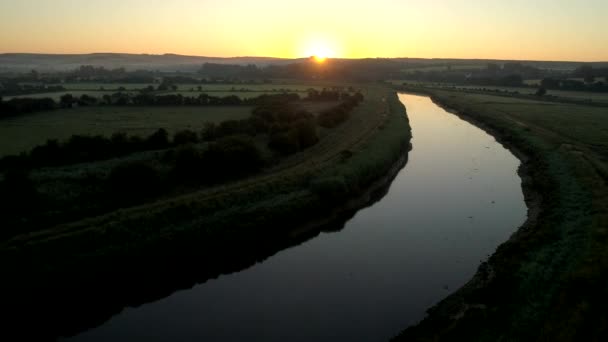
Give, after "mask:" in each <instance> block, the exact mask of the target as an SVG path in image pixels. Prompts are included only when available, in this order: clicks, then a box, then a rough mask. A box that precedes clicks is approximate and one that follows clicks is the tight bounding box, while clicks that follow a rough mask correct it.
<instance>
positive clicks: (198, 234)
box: [0, 86, 410, 337]
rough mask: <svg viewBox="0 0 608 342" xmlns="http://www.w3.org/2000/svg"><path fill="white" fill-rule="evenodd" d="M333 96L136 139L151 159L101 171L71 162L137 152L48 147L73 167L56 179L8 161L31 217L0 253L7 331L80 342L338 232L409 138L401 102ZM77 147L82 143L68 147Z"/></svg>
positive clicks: (373, 93)
mask: <svg viewBox="0 0 608 342" xmlns="http://www.w3.org/2000/svg"><path fill="white" fill-rule="evenodd" d="M328 94H329V93H326V95H328ZM319 96H320V94H319ZM328 96H329V95H328ZM331 96H332V99H333V100H336V99H337V101H335V105H334V106H333V107H328V108H327V109H325V110H323V111H321V112H320V113H317V114H316V115H313V114H310V113H308V112H306V111H303V110H302V109H303V107H302V106H303V101H296V102H291V101H289V102H281V101H279V102H269V103H266V104H264V105H260V106H258V107H257V108H256V109H255V110H253V112H252V115H251V117H250V118H249V119H247V120H243V121H238V120H237V121H236V122H238V123H232V124H229V125H228V126H230V127H231V128H234V129H237V132H236V134H228V133H226V134H227V135H224V134H223V133H221V132H222V130H223V129H222V128H221V127H222V124H218V125H217V126H216V127H213V128H211V125H209V126H208V127H206V129H205V130H204V131H203V132H188V131H184V132H180V133H178V134H176V135H174V136H172V137H170V136H168V135H167V134H165V133H164V132H163V131H162V130H159V131H158V132H156V133H155V134H153V135H151V136H150V137H148V138H145V139H141V141H140V143H141V144H142V145H137V146H146V148H145V149H142V150H138V152H135V153H130V154H127V155H125V156H124V157H117V156H115V155H113V156H111V157H112V158H111V159H106V160H105V161H99V160H95V161H89V162H82V160H81V159H78V158H80V157H81V156H83V155H86V154H81V153H78V152H77V151H75V150H74V149H76V150H78V148H84V146H88V144H93V145H94V144H97V143H99V142H102V145H103V144H111V145H110V146H119V145H114V144H116V141H122V142H125V145H124V148H125V149H126V150H129V149H134V146H133V145H131V143H130V141H131V139H132V137H127V136H122V137H121V138H120V139H119V138H117V136H118V135H115V136H114V137H113V138H106V137H86V138H84V137H79V138H73V139H70V140H69V141H67V142H58V143H57V144H56V145H55V146H54V147H49V146H50V145H49V144H48V143H47V144H46V145H44V146H45V147H40V148H43V149H48V148H51V149H57V150H58V151H61V153H65V155H68V156H69V158H67V159H64V160H63V162H62V164H61V165H57V166H51V165H48V164H47V166H45V167H39V166H33V165H36V162H40V161H39V160H38V159H36V158H37V157H35V155H36V153H34V152H33V151H32V152H30V153H28V154H26V155H24V156H22V158H25V159H26V160H28V161H27V162H26V163H25V164H26V165H27V164H28V163H29V165H30V166H29V167H28V168H25V169H23V168H22V169H18V168H16V167H13V166H14V165H16V164H13V165H10V163H11V162H12V161H8V162H7V160H6V159H5V160H4V162H7V163H8V164H4V165H5V166H3V167H5V168H4V169H3V182H2V187H3V191H4V192H3V193H4V194H9V195H8V196H6V197H4V198H3V203H4V204H7V205H10V203H9V202H12V201H22V202H21V204H24V203H28V204H29V206H23V205H21V206H19V207H20V208H27V210H28V211H29V212H28V213H8V212H5V214H6V215H9V216H7V217H13V224H14V225H11V226H12V227H20V228H19V229H18V230H13V231H12V232H10V233H9V234H6V235H5V236H4V238H3V242H2V243H1V244H0V254H1V258H0V260H2V262H1V263H2V265H1V266H2V269H3V272H4V274H5V276H6V277H5V279H6V281H3V282H2V284H1V289H2V291H1V293H3V295H2V296H3V299H2V302H3V303H4V306H3V308H2V310H3V311H4V312H5V313H7V314H8V313H10V316H9V317H10V324H8V325H7V326H9V327H11V329H13V328H14V329H17V330H19V331H20V333H21V334H22V336H29V335H30V334H31V335H36V334H40V335H43V336H46V337H52V336H58V335H65V334H68V335H69V334H73V333H75V332H77V331H80V330H81V329H85V328H88V327H91V326H94V325H95V324H97V323H99V322H100V321H103V320H105V319H107V318H108V317H110V316H111V315H112V314H113V313H115V312H116V311H118V310H120V309H121V308H122V307H124V306H125V305H136V304H141V303H143V302H146V301H149V300H153V299H156V298H160V297H162V296H163V295H166V294H167V293H170V292H172V291H175V290H176V289H179V288H182V287H188V286H192V284H194V283H196V282H201V281H204V280H205V279H208V278H209V277H214V276H217V275H218V274H220V273H222V272H230V271H234V270H238V269H240V268H242V267H245V266H246V265H249V264H251V263H253V262H255V261H256V260H259V259H260V258H265V257H267V256H269V255H271V254H272V253H274V252H276V251H277V250H279V249H280V248H284V247H286V246H289V245H291V244H293V243H296V242H297V241H301V240H302V239H303V238H304V237H306V236H310V234H313V235H314V234H316V232H318V229H320V227H322V226H323V225H325V224H329V223H334V224H336V223H337V224H338V226H339V225H340V222H342V220H343V217H344V215H348V214H349V213H351V212H352V210H355V209H357V208H359V207H361V206H363V205H365V204H366V203H367V201H368V200H369V193H368V189H369V188H370V186H372V185H373V184H374V183H375V182H377V181H378V180H382V179H383V177H385V176H386V175H387V173H390V172H389V171H390V170H391V169H394V167H395V166H396V165H397V166H398V165H403V162H404V160H405V159H404V153H405V152H406V151H407V149H408V145H409V139H410V136H409V129H408V124H407V119H406V117H405V113H404V110H403V106H402V105H401V104H400V103H399V101H398V99H397V97H396V95H395V94H394V92H391V91H390V90H388V89H385V88H381V87H373V86H369V87H366V88H365V90H364V92H363V95H357V94H337V95H331ZM363 96H364V97H365V99H363ZM319 100H320V98H319ZM324 100H327V98H324ZM310 101H313V102H314V101H315V99H314V98H311V99H310ZM305 104H306V103H304V105H305ZM304 107H305V106H304ZM241 126H246V127H248V128H247V129H246V130H244V131H245V132H244V131H240V127H241ZM247 132H249V133H251V134H248V133H247ZM230 133H233V131H230ZM78 139H80V140H81V142H82V141H87V143H82V144H76V143H74V142H72V143H70V141H72V140H75V141H76V140H78ZM113 141H114V142H113ZM51 145H52V144H51ZM152 147H154V148H155V149H153V150H149V151H148V149H149V148H152ZM117 149H119V148H117ZM34 150H35V149H34ZM92 150H93V151H94V150H95V148H93V149H92ZM109 150H113V149H112V148H111V149H109ZM47 152H48V151H47ZM44 155H46V153H44ZM60 155H61V154H60ZM105 157H107V156H104V158H105ZM71 158H75V159H71ZM34 161H36V162H34ZM74 161H78V162H79V163H80V164H72V162H74ZM40 163H42V164H38V165H44V162H40ZM87 170H89V171H87ZM24 171H25V172H24ZM7 179H11V180H10V181H6V180H7ZM385 181H387V180H384V181H383V182H381V183H382V184H383V183H384V182H385ZM13 185H15V186H13ZM16 189H19V190H21V191H16ZM49 196H51V198H52V200H51V201H49ZM15 207H17V206H15ZM5 227H6V226H5ZM9 230H10V229H9V228H6V230H5V232H6V231H9ZM9 237H10V238H9ZM194 269H196V271H193V270H194ZM58 308H61V309H60V310H59V309H58ZM24 326H35V327H37V329H35V330H26V329H23V327H24ZM22 329H23V330H22Z"/></svg>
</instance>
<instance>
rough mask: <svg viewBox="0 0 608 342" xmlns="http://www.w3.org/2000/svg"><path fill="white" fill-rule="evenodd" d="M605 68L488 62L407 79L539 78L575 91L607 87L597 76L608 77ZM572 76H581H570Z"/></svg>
mask: <svg viewBox="0 0 608 342" xmlns="http://www.w3.org/2000/svg"><path fill="white" fill-rule="evenodd" d="M607 76H608V68H592V67H591V66H587V65H583V66H581V67H579V68H577V69H576V70H574V71H573V72H570V73H564V72H555V71H547V70H542V69H538V68H535V67H532V66H528V65H524V64H522V63H505V64H504V65H498V64H495V63H489V64H488V65H487V66H486V67H485V68H483V69H458V70H452V69H451V68H449V66H447V67H446V69H444V70H431V71H416V72H413V73H411V74H410V75H409V76H408V77H407V79H408V80H416V81H424V82H437V83H451V84H457V85H479V86H496V87H536V86H534V85H528V84H525V82H524V80H528V79H542V86H543V87H544V88H546V89H561V90H574V91H592V92H606V91H608V84H607V82H598V81H597V78H598V77H607ZM572 78H581V79H583V80H582V81H580V80H573V79H572Z"/></svg>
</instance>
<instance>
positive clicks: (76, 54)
mask: <svg viewBox="0 0 608 342" xmlns="http://www.w3.org/2000/svg"><path fill="white" fill-rule="evenodd" d="M1 55H47V56H86V55H132V56H159V57H160V56H179V57H191V58H209V59H237V58H260V59H262V58H265V59H277V60H298V59H308V58H312V57H315V56H302V57H274V56H252V55H249V56H247V55H244V56H208V55H190V54H179V53H172V52H165V53H143V52H142V53H133V52H84V53H75V52H70V53H57V52H0V56H1ZM327 58H328V59H330V60H331V59H336V60H363V59H426V60H477V61H507V62H511V61H514V62H550V63H608V60H550V59H547V60H542V59H506V58H484V57H472V58H466V57H380V56H377V57H327Z"/></svg>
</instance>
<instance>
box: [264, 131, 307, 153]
mask: <svg viewBox="0 0 608 342" xmlns="http://www.w3.org/2000/svg"><path fill="white" fill-rule="evenodd" d="M268 147H270V148H271V149H272V150H274V151H276V152H278V153H280V154H282V155H289V154H293V153H296V152H298V151H299V150H300V143H299V141H298V134H297V131H295V130H290V131H287V132H285V131H283V132H280V131H279V132H276V133H274V134H273V135H271V136H270V141H269V142H268Z"/></svg>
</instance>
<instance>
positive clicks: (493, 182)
mask: <svg viewBox="0 0 608 342" xmlns="http://www.w3.org/2000/svg"><path fill="white" fill-rule="evenodd" d="M399 97H400V100H401V101H402V102H403V103H404V104H405V106H406V108H407V112H408V117H409V120H410V125H411V127H412V134H413V138H412V150H411V151H410V153H409V161H408V163H407V165H406V166H405V168H403V169H402V170H401V171H400V172H399V174H398V175H397V177H396V178H395V180H394V181H393V183H392V185H391V187H390V189H389V191H388V193H387V194H386V196H384V197H383V198H382V199H381V200H380V201H378V202H377V203H375V204H374V205H372V206H371V207H368V208H365V209H362V210H360V211H359V212H358V213H357V214H356V215H355V216H354V217H353V218H352V219H350V220H349V221H348V222H347V223H346V225H345V227H344V229H342V230H340V231H339V232H332V233H321V234H320V235H319V236H317V237H315V238H314V239H311V240H309V241H307V242H305V243H303V244H301V245H299V246H295V247H292V248H289V249H286V250H283V251H281V252H279V253H277V254H275V255H274V256H272V257H270V258H268V259H267V260H265V261H263V262H261V263H258V264H256V265H254V266H252V267H250V268H248V269H246V270H243V271H241V272H238V273H233V274H229V275H223V276H220V277H219V278H217V279H212V280H209V281H207V282H205V283H203V284H199V285H196V286H194V287H193V288H191V289H187V290H181V291H178V292H175V293H173V294H172V295H170V296H168V297H166V298H164V299H161V300H158V301H156V302H153V303H148V304H145V305H142V306H140V307H137V308H126V309H124V310H123V311H122V312H121V313H119V314H117V315H116V316H114V317H112V318H111V319H110V320H109V321H107V322H106V323H104V324H103V325H101V326H99V327H97V328H94V329H91V330H89V331H87V332H84V333H82V334H80V335H78V336H75V337H73V338H71V339H69V340H70V341H136V340H145V341H195V340H196V341H245V340H247V341H250V340H262V341H312V340H314V341H334V340H348V341H383V340H387V339H388V338H390V337H392V336H394V335H396V334H397V333H399V331H401V330H402V329H404V328H405V327H407V326H408V325H411V324H415V323H416V322H418V321H420V320H421V319H422V318H423V317H424V315H425V312H426V310H427V309H428V308H430V307H431V306H433V305H434V304H435V303H437V302H438V301H440V300H441V299H442V298H444V297H446V296H447V295H448V294H450V293H451V292H453V291H455V290H456V289H457V288H459V287H460V286H462V285H464V284H465V283H466V282H467V281H468V280H469V279H470V278H471V277H472V276H473V274H474V273H475V271H476V270H477V267H478V266H479V264H480V263H481V262H482V261H484V260H486V259H487V257H488V256H489V255H490V254H492V253H493V252H494V251H495V249H496V247H497V246H498V245H499V244H500V243H502V242H504V241H506V240H507V239H508V238H509V236H510V235H511V234H512V233H513V232H514V231H515V230H516V229H517V228H518V227H519V226H520V225H521V224H522V223H523V222H524V221H525V219H526V213H527V208H526V205H525V202H524V197H523V193H522V189H521V179H520V178H519V176H518V175H517V168H518V166H519V160H518V159H517V158H515V157H514V156H513V155H512V154H511V153H510V152H509V151H508V150H506V149H505V148H504V147H502V146H501V145H500V144H499V143H497V142H496V140H495V139H494V138H493V137H492V136H490V135H488V134H487V133H485V132H484V131H482V130H480V129H478V128H476V127H474V126H472V125H471V124H469V123H467V122H465V121H463V120H461V119H460V118H458V117H457V116H455V115H453V114H450V113H448V112H446V111H445V110H443V109H442V108H440V107H438V106H437V105H435V104H434V103H433V102H432V101H431V100H430V99H429V98H428V97H424V96H416V95H407V94H401V95H399Z"/></svg>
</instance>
